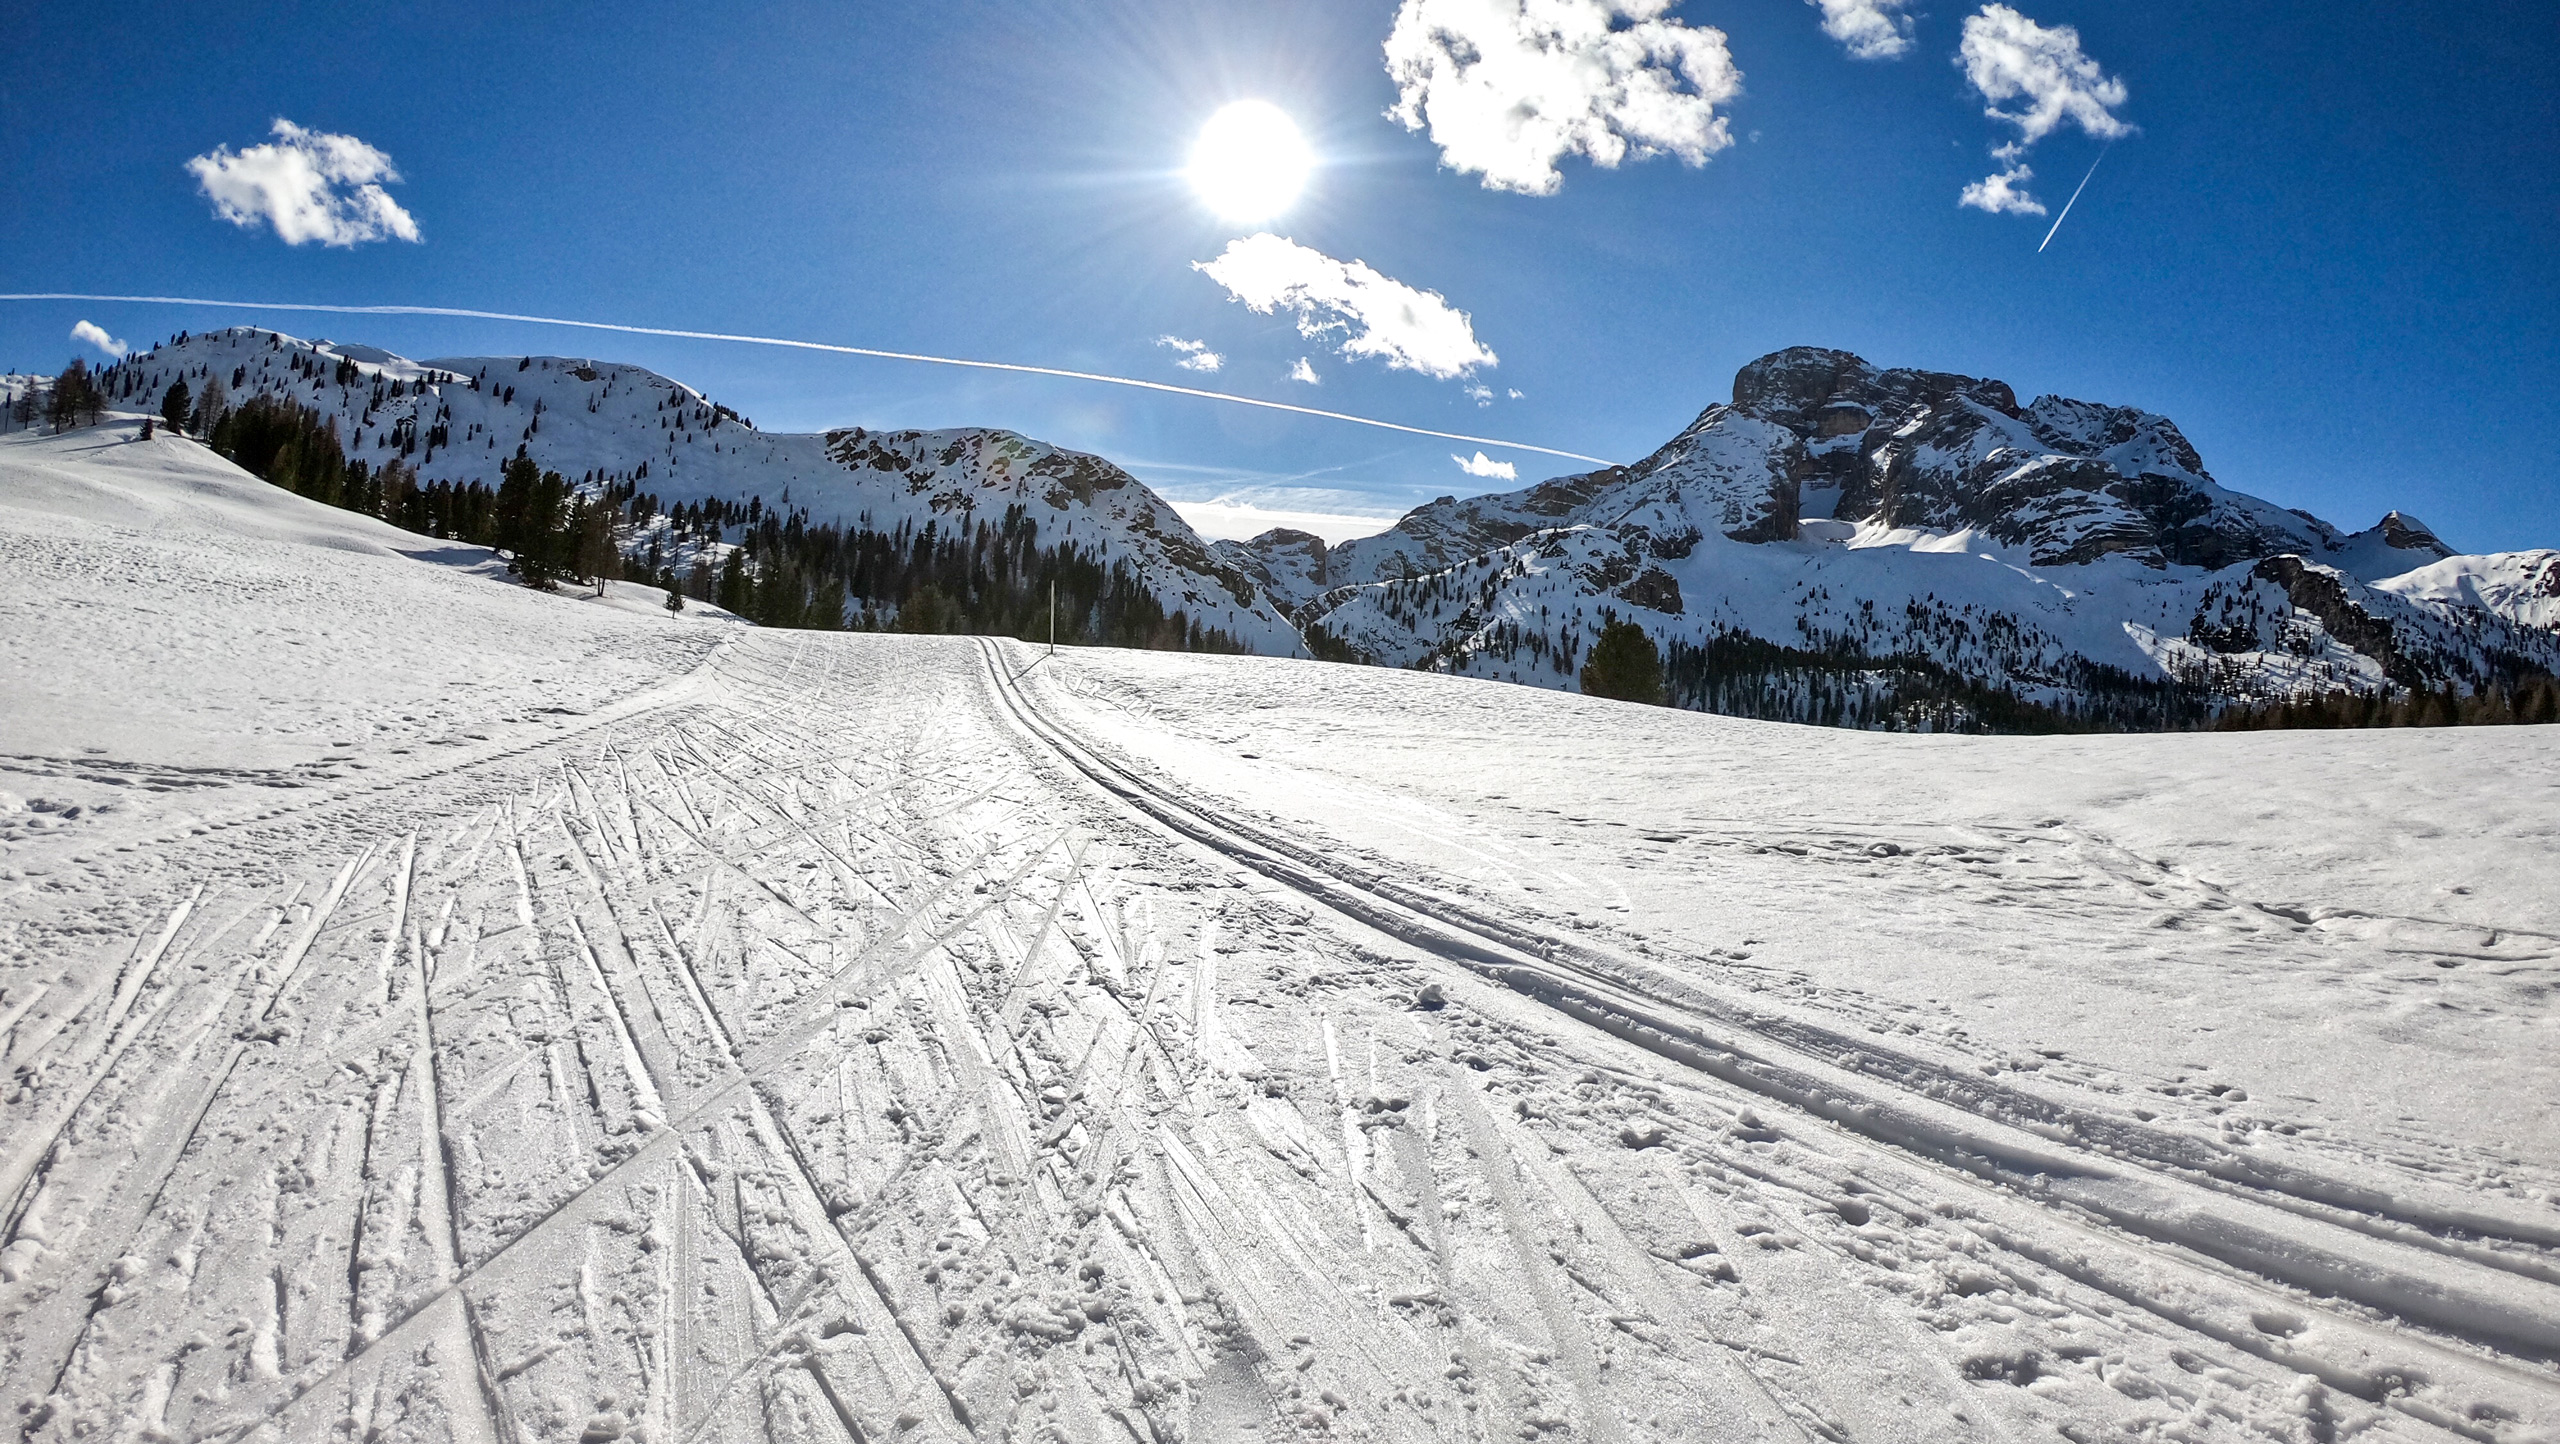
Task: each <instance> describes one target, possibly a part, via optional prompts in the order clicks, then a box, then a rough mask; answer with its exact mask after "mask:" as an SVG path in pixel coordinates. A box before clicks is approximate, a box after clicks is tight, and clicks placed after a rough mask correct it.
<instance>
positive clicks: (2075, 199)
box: [2036, 141, 2116, 256]
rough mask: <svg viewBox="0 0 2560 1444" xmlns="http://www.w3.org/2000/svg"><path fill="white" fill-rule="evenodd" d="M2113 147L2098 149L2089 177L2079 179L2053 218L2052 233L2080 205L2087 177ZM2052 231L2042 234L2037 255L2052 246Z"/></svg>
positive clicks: (2090, 167)
mask: <svg viewBox="0 0 2560 1444" xmlns="http://www.w3.org/2000/svg"><path fill="white" fill-rule="evenodd" d="M2115 145H2116V143H2115V142H2114V141H2108V142H2107V143H2106V144H2105V145H2103V146H2100V147H2099V148H2098V160H2093V161H2091V162H2089V175H2084V176H2082V177H2080V184H2079V185H2078V186H2077V187H2075V188H2074V189H2073V190H2072V192H2071V199H2069V200H2067V201H2064V202H2063V203H2062V214H2061V215H2058V216H2055V217H2054V218H2053V231H2058V230H2061V229H2062V223H2063V222H2064V221H2065V220H2068V219H2070V216H2071V208H2072V207H2073V206H2075V205H2078V204H2079V203H2080V192H2081V191H2085V190H2087V189H2088V188H2089V176H2093V175H2096V174H2097V173H2098V161H2102V160H2105V159H2106V158H2107V152H2108V151H2111V150H2113V149H2115ZM2053 231H2047V232H2045V233H2044V242H2043V244H2042V245H2039V246H2037V247H2036V254H2037V255H2039V256H2041V255H2043V254H2044V248H2045V246H2049V245H2052V244H2053Z"/></svg>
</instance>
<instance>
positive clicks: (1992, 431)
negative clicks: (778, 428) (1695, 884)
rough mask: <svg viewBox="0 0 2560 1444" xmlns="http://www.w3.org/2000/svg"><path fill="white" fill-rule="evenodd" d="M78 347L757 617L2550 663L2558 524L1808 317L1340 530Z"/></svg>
mask: <svg viewBox="0 0 2560 1444" xmlns="http://www.w3.org/2000/svg"><path fill="white" fill-rule="evenodd" d="M102 377H103V379H104V382H105V384H106V385H107V386H108V388H109V390H110V392H111V399H112V400H114V401H115V403H116V404H118V405H121V406H124V407H129V408H133V409H143V410H148V409H152V408H153V405H154V403H155V402H156V400H157V398H158V396H159V394H160V392H161V391H162V389H164V388H165V387H166V386H167V385H168V383H169V382H170V381H172V380H180V379H183V380H185V381H187V382H188V384H189V385H190V386H191V387H192V388H195V389H196V390H198V391H201V389H202V388H203V386H204V384H205V382H207V381H208V380H219V381H221V382H222V383H223V385H224V387H225V388H227V390H228V391H229V392H230V393H231V399H232V400H233V401H234V402H235V403H238V402H241V401H244V400H246V399H248V398H251V397H261V396H262V397H266V398H269V399H270V400H271V401H282V400H290V401H292V402H293V403H294V404H295V405H297V406H300V407H307V408H310V409H311V412H312V415H313V418H314V419H313V420H312V421H311V423H310V424H311V425H313V426H325V427H326V428H328V429H329V431H330V433H331V434H332V435H334V437H335V438H336V441H335V443H334V444H336V445H338V446H340V447H342V448H343V452H344V455H345V456H346V457H347V458H349V459H353V460H370V461H371V462H372V463H373V464H375V465H376V466H379V465H380V464H381V463H382V462H385V461H389V460H392V459H395V458H396V459H400V460H401V461H403V463H404V464H405V465H406V466H409V467H413V468H414V469H415V472H416V476H417V478H418V480H419V481H420V482H423V483H429V484H433V483H451V484H456V485H460V484H466V483H471V482H479V483H484V484H494V483H495V482H496V481H497V479H498V473H499V471H500V469H501V468H502V467H503V466H504V464H505V463H506V461H507V460H508V459H509V458H510V457H513V456H515V455H516V454H518V452H519V451H521V452H522V453H523V454H524V455H525V456H527V457H528V458H530V459H531V460H532V461H534V462H535V463H537V464H538V465H539V466H541V467H544V468H548V469H551V470H556V471H558V472H560V473H562V474H563V475H564V476H566V477H567V478H569V479H570V480H571V482H572V483H574V484H575V485H577V486H578V487H580V488H582V489H583V490H584V491H585V492H586V493H587V494H589V495H592V496H595V497H598V498H601V499H603V500H607V501H613V502H616V503H618V504H623V505H627V506H628V507H629V508H630V512H631V516H632V518H633V521H634V522H635V523H636V525H635V526H634V527H632V528H631V529H629V530H628V532H627V534H626V536H625V538H624V542H625V547H626V549H627V550H628V551H629V552H631V553H632V554H633V555H634V556H635V557H640V556H643V555H644V554H645V562H644V566H645V568H646V570H647V571H648V572H649V573H650V574H652V575H654V576H657V577H659V578H661V579H675V578H677V577H679V576H682V577H689V578H691V579H692V581H691V583H690V585H691V586H692V587H693V589H694V590H695V591H696V593H697V595H708V594H709V593H708V588H709V585H710V583H709V581H708V578H709V577H710V576H711V574H712V570H713V569H714V568H715V567H718V566H719V565H721V564H722V563H723V562H724V561H726V560H727V559H728V554H729V552H730V551H731V550H732V549H738V550H742V551H743V552H744V553H746V554H747V558H748V559H751V561H752V565H751V566H750V567H749V568H748V569H747V571H748V573H749V575H750V577H751V578H752V577H761V578H763V579H764V580H763V581H757V582H753V585H754V586H759V587H761V586H766V585H768V584H769V583H772V582H773V581H774V579H776V578H779V579H780V584H781V585H782V586H783V587H784V588H785V590H787V591H789V592H790V593H791V594H792V595H794V596H798V597H802V598H803V601H804V603H805V606H806V607H807V608H808V609H810V610H808V611H801V610H796V609H795V608H796V607H798V606H799V605H801V604H798V603H795V604H794V606H793V607H785V608H783V609H782V610H781V611H779V612H774V611H770V610H765V609H762V608H760V607H759V608H750V607H748V606H747V605H746V604H745V603H744V602H743V601H740V600H739V599H738V598H735V597H732V596H731V595H730V594H729V593H728V592H727V591H725V590H724V591H722V592H721V596H722V598H723V600H724V601H727V602H731V603H733V604H736V605H738V606H739V608H740V610H744V611H749V612H750V613H751V614H755V615H760V616H762V617H763V618H764V619H765V620H768V621H780V622H783V623H784V624H797V623H799V622H800V621H801V620H802V619H803V618H804V617H808V616H817V615H821V614H823V613H824V611H825V610H826V609H830V608H841V609H843V610H844V611H845V612H846V613H847V614H848V615H849V616H851V617H852V618H853V619H854V620H855V621H856V623H857V624H861V625H898V626H901V627H905V628H907V629H910V630H924V631H966V630H976V631H1008V632H1012V633H1014V634H1016V635H1037V634H1038V632H1039V629H1040V627H1041V626H1042V625H1043V623H1044V621H1045V610H1044V609H1045V604H1046V597H1047V594H1048V589H1049V586H1050V584H1051V583H1052V582H1053V581H1054V582H1055V583H1056V584H1057V585H1058V586H1059V587H1060V588H1061V591H1060V596H1061V607H1062V610H1063V612H1064V614H1065V619H1064V622H1063V632H1064V635H1066V636H1067V637H1069V638H1074V639H1081V640H1088V641H1109V642H1122V643H1130V644H1138V645H1150V646H1173V647H1185V646H1189V647H1207V648H1210V649H1231V650H1247V651H1255V652H1261V653H1266V654H1273V655H1304V654H1306V653H1309V652H1312V653H1314V654H1317V655H1322V656H1328V657H1337V658H1345V659H1357V660H1366V661H1372V662H1378V663H1384V664H1389V665H1396V666H1407V667H1421V668H1428V669H1432V670H1439V671H1446V672H1455V673H1461V674H1465V675H1471V676H1479V677H1488V678H1496V679H1501V680H1507V681H1513V682H1522V683H1529V684H1534V685H1539V686H1548V687H1561V688H1566V689H1572V688H1574V687H1575V686H1576V685H1577V676H1578V671H1579V667H1580V663H1581V661H1582V659H1583V656H1584V654H1585V652H1586V651H1587V649H1588V648H1589V646H1590V645H1591V642H1592V641H1593V639H1594V638H1595V637H1596V636H1597V634H1598V632H1599V630H1600V628H1601V626H1602V625H1603V624H1604V623H1605V622H1606V621H1608V620H1610V619H1612V618H1619V619H1624V620H1629V621H1632V622H1634V623H1635V624H1636V625H1638V626H1639V627H1641V628H1642V629H1643V630H1644V631H1645V632H1646V633H1647V634H1648V635H1649V636H1651V637H1652V638H1653V640H1654V642H1655V643H1656V645H1657V647H1658V649H1659V650H1660V651H1661V653H1662V655H1663V657H1664V661H1665V666H1666V675H1667V680H1668V682H1669V686H1670V692H1671V697H1672V700H1673V701H1675V702H1677V703H1679V704H1681V705H1685V706H1690V707H1697V708H1703V709H1706V710H1710V711H1720V712H1733V713H1740V714H1744V715H1751V716H1761V717H1771V718H1779V719H1785V720H1798V721H1816V722H1829V723H1839V724H1844V725H1852V726H1864V727H1896V728H1903V727H1921V728H1945V727H1958V728H1968V729H1975V728H1991V729H2000V730H2006V729H2013V728H2040V727H2049V726H2057V725H2059V726H2083V725H2085V726H2108V727H2159V726H2175V725H2184V724H2188V723H2192V722H2196V721H2199V720H2202V719H2204V718H2206V717H2208V716H2211V715H2212V714H2214V713H2215V712H2217V711H2220V710H2222V709H2225V708H2228V707H2232V706H2235V705H2256V704H2263V703H2266V702H2269V701H2273V700H2281V699H2288V698H2294V697H2300V696H2304V695H2328V694H2333V693H2339V692H2344V693H2349V694H2356V695H2364V696H2386V695H2389V696H2405V695H2409V694H2412V693H2416V692H2441V691H2444V690H2446V689H2451V690H2452V691H2454V692H2456V693H2461V694H2473V693H2478V692H2481V691H2484V690H2511V689H2513V688H2514V687H2515V686H2516V685H2517V684H2518V682H2519V681H2521V680H2523V679H2527V678H2532V677H2536V676H2540V675H2546V674H2550V673H2552V672H2554V671H2560V552H2551V551H2536V552H2517V553H2507V554H2501V555H2496V556H2486V557H2466V556H2459V555H2456V554H2455V553H2454V552H2453V550H2452V549H2451V548H2450V547H2448V546H2446V545H2445V544H2444V542H2443V541H2442V540H2441V539H2439V538H2438V537H2437V536H2436V535H2435V534H2434V533H2433V532H2432V531H2430V530H2429V529H2428V528H2427V527H2426V525H2425V524H2424V523H2422V522H2420V521H2418V520H2417V519H2416V518H2414V517H2410V516H2408V515H2406V514H2404V513H2400V512H2393V513H2391V514H2389V515H2387V516H2385V517H2384V518H2383V519H2382V520H2381V521H2380V522H2379V523H2377V524H2376V525H2375V526H2373V527H2371V528H2368V529H2367V530H2364V531H2360V532H2353V533H2349V532H2346V531H2343V530H2341V529H2339V528H2337V527H2334V526H2332V525H2330V524H2329V523H2327V522H2325V521H2322V520H2320V519H2319V518H2317V517H2314V516H2311V515H2310V514H2308V513H2305V512H2300V511H2293V510H2288V509H2286V508H2283V507H2279V506H2276V505H2274V504H2272V503H2270V502H2267V501H2264V500H2261V499H2259V498H2257V497H2253V496H2249V495H2247V494H2245V493H2241V492H2237V491H2233V490H2230V489H2228V488H2226V487H2224V486H2223V485H2221V484H2220V483H2219V482H2218V481H2216V480H2215V479H2214V477H2213V476H2212V475H2211V473H2209V472H2208V471H2207V470H2206V469H2205V466H2204V462H2203V460H2202V458H2201V457H2200V456H2199V455H2198V453H2197V451H2196V449H2195V447H2194V446H2193V445H2192V444H2191V443H2190V442H2189V441H2188V440H2187V438H2186V437H2185V436H2184V435H2183V434H2182V433H2181V432H2180V431H2179V429H2178V428H2177V426H2176V424H2175V423H2173V422H2172V421H2171V420H2169V418H2167V417H2165V416H2161V415H2158V414H2156V413H2153V412H2148V411H2143V410H2139V409H2136V408H2131V407H2122V406H2110V405H2103V404H2098V403H2092V402H2086V401H2076V400H2070V399H2067V398H2063V397H2057V396H2044V397H2039V398H2037V399H2036V400H2035V401H2033V402H2032V403H2029V404H2027V405H2024V406H2021V405H2020V404H2019V402H2018V399H2017V396H2016V393H2015V392H2014V391H2013V390H2012V389H2011V388H2010V387H2009V386H2008V385H2007V384H2006V383H2004V382H2001V381H1996V380H1987V379H1983V378H1978V377H1969V376H1960V375H1954V374H1951V373H1945V372H1933V371H1917V370H1903V369H1879V368H1877V367H1874V366H1872V365H1870V364H1868V363H1867V362H1866V361H1864V360H1861V359H1860V358H1858V357H1856V356H1854V355H1851V354H1849V353H1847V352H1844V351H1833V350H1822V349H1817V348H1811V347H1798V348H1793V349H1790V350H1785V351H1780V352H1776V353H1773V354H1771V355H1769V356H1765V357H1762V358H1761V359H1759V360H1757V361H1754V362H1752V363H1751V364H1749V365H1747V366H1745V367H1743V368H1742V370H1741V371H1740V372H1739V373H1738V374H1737V375H1736V376H1735V378H1734V386H1733V396H1732V400H1731V401H1730V402H1725V403H1719V404H1717V405H1714V406H1710V407H1708V408H1707V409H1706V410H1705V411H1704V412H1702V413H1700V415H1699V416H1698V418H1697V419H1696V420H1695V421H1694V422H1692V423H1691V424H1690V425H1689V426H1688V427H1687V428H1686V429H1684V430H1683V431H1682V432H1681V433H1680V434H1679V435H1678V436H1676V437H1674V438H1672V439H1671V440H1670V441H1669V442H1668V443H1667V444H1665V445H1664V446H1663V447H1661V448H1660V449H1659V450H1657V451H1655V452H1654V453H1653V454H1652V455H1650V456H1647V457H1645V458H1644V459H1642V460H1640V461H1637V462H1635V463H1633V464H1631V465H1626V466H1614V467H1606V468H1603V469H1601V470H1598V471H1592V472H1586V473H1583V474H1580V475H1575V476H1566V477H1559V478H1556V479H1553V480H1549V481H1544V482H1540V483H1538V484H1536V485H1532V486H1529V487H1524V488H1521V489H1519V490H1516V491H1510V492H1504V493H1498V494H1494V495H1488V496H1478V497H1472V498H1467V499H1464V500H1461V499H1458V498H1455V497H1442V498H1440V499H1439V500H1437V501H1434V502H1432V503H1430V504H1428V505H1426V506H1423V507H1420V508H1417V509H1416V510H1414V511H1413V512H1411V513H1410V514H1408V515H1407V516H1405V517H1404V518H1403V519H1402V520H1400V521H1399V522H1397V523H1396V524H1395V526H1393V527H1392V528H1390V529H1388V530H1387V531H1385V532H1383V533H1381V534H1379V535H1377V536H1371V537H1363V538H1359V539H1356V540H1352V541H1347V542H1343V543H1340V544H1338V545H1333V546H1327V545H1326V544H1325V543H1324V542H1323V541H1321V540H1319V539H1318V538H1316V537H1313V536H1309V535H1307V534H1305V533H1302V532H1292V531H1274V532H1268V533H1265V534H1264V535H1262V536H1260V537H1256V538H1254V539H1253V540H1251V541H1249V542H1220V543H1216V544H1214V545H1212V544H1211V543H1209V542H1207V541H1204V540H1203V539H1202V538H1201V537H1200V536H1199V535H1198V534H1197V533H1195V532H1194V531H1193V530H1192V529H1191V528H1190V527H1189V526H1188V525H1187V524H1186V523H1184V522H1183V520H1182V519H1181V517H1180V516H1179V515H1177V514H1176V513H1175V512H1174V510H1173V508H1172V507H1171V506H1170V505H1168V504H1167V503H1165V502H1164V501H1163V500H1162V499H1161V498H1159V497H1157V496H1156V495H1155V494H1154V493H1153V492H1151V491H1149V490H1148V489H1147V487H1146V486H1145V485H1143V484H1142V483H1140V482H1139V481H1137V480H1136V479H1135V478H1134V477H1132V476H1130V475H1129V474H1128V473H1127V472H1126V471H1124V470H1122V469H1121V468H1120V467H1118V466H1116V465H1114V464H1112V463H1111V462H1110V461H1108V460H1105V459H1104V458H1101V457H1098V456H1092V455H1088V454H1085V453H1081V452H1074V451H1069V450H1066V449H1064V448H1060V447H1056V446H1052V445H1049V444H1047V443H1044V442H1040V441H1036V440H1032V439H1030V438H1027V437H1023V436H1019V435H1016V434H1013V433H1011V432H1005V431H998V430H990V429H984V428H961V429H954V430H944V431H885V432H873V431H867V430H863V429H860V428H851V429H843V430H836V431H830V432H826V433H822V434H776V433H768V432H763V431H760V430H758V429H756V428H755V426H754V425H753V424H752V423H750V422H749V421H747V420H746V419H745V418H744V417H742V416H740V415H738V414H737V413H736V412H735V411H733V410H731V409H730V408H728V407H725V406H721V405H718V404H716V403H714V402H712V401H711V400H710V399H709V398H708V397H705V396H703V395H702V394H700V393H699V392H697V391H694V390H693V389H691V388H689V387H686V386H684V385H682V384H680V383H678V382H675V381H671V380H669V379H667V378H666V377H663V376H659V375H657V374H655V373H653V372H650V371H647V370H644V369H642V368H639V367H634V366H625V365H616V364H612V363H608V362H600V361H594V360H589V359H581V358H573V357H558V356H517V357H488V356H479V357H454V358H446V359H440V360H428V361H423V362H420V361H411V360H408V359H405V358H403V357H400V356H396V355H393V354H392V353H390V352H387V351H382V350H379V349H376V348H372V347H367V346H361V345H354V344H348V343H333V342H328V341H304V340H298V339H295V338H293V337H290V336H285V335H282V334H280V333H277V332H273V331H266V330H253V329H235V330H229V331H222V332H215V333H210V334H206V335H200V336H184V337H180V338H179V339H178V340H176V341H174V342H171V343H169V344H167V345H164V346H161V347H159V348H156V349H154V350H152V351H150V352H147V353H143V354H141V355H137V356H135V357H132V358H130V359H128V360H127V361H125V362H123V363H121V364H119V365H117V366H114V367H111V368H108V369H107V370H106V371H105V372H103V373H102ZM315 444H317V443H316V442H315ZM688 568H690V569H688ZM732 570H734V568H733V569H732ZM722 585H723V586H724V587H725V586H726V585H727V584H726V583H725V582H723V583H722Z"/></svg>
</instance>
